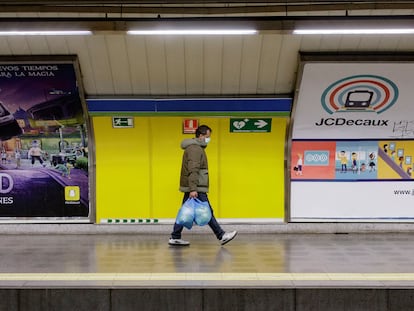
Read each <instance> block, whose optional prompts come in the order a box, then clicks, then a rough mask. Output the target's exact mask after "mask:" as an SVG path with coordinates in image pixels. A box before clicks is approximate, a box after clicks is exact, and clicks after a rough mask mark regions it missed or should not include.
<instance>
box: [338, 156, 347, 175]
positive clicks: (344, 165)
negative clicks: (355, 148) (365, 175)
mask: <svg viewBox="0 0 414 311" xmlns="http://www.w3.org/2000/svg"><path fill="white" fill-rule="evenodd" d="M338 159H339V162H340V163H341V173H346V172H347V164H348V157H347V154H346V152H345V150H341V151H340V152H339V153H338Z"/></svg>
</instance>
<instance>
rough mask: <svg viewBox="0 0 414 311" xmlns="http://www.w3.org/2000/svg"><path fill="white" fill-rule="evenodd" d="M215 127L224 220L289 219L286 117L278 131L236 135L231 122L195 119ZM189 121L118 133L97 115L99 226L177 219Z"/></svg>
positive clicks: (212, 146)
mask: <svg viewBox="0 0 414 311" xmlns="http://www.w3.org/2000/svg"><path fill="white" fill-rule="evenodd" d="M187 118H189V119H191V118H193V119H198V120H199V122H200V124H207V125H209V126H210V127H211V128H212V130H213V132H212V136H211V138H212V140H211V142H210V143H209V145H208V147H207V149H206V152H207V156H208V160H209V175H210V193H209V199H210V203H211V204H212V206H213V208H214V211H215V215H216V217H217V218H283V217H284V143H285V134H286V119H285V118H273V119H272V132H271V133H230V132H229V118H219V117H206V118H201V117H187ZM184 119H185V117H166V116H162V117H135V118H134V123H135V127H134V128H130V129H114V128H112V117H94V118H93V126H94V134H95V146H96V147H95V149H96V214H97V222H100V220H101V219H105V218H175V217H176V214H177V211H178V209H179V207H180V205H181V199H182V193H180V192H179V191H178V188H179V177H180V176H179V174H180V169H181V158H182V154H183V150H182V149H181V147H180V144H181V141H182V140H183V139H185V138H192V137H194V135H193V134H183V129H182V127H183V120H184Z"/></svg>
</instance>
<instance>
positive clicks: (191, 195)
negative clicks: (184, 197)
mask: <svg viewBox="0 0 414 311" xmlns="http://www.w3.org/2000/svg"><path fill="white" fill-rule="evenodd" d="M189 197H190V198H192V199H195V198H196V197H198V193H197V191H191V192H190V195H189Z"/></svg>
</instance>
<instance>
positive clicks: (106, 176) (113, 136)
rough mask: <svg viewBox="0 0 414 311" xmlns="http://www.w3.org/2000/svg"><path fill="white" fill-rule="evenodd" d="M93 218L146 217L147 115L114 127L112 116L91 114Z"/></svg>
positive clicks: (147, 179) (147, 200)
mask: <svg viewBox="0 0 414 311" xmlns="http://www.w3.org/2000/svg"><path fill="white" fill-rule="evenodd" d="M93 128H94V136H95V152H96V218H97V221H98V222H99V221H100V219H101V218H124V217H125V218H132V217H137V218H139V217H149V207H150V196H149V188H150V185H149V180H150V157H149V154H148V145H149V123H148V119H140V120H138V121H137V120H135V127H134V128H125V129H114V128H112V118H111V117H94V118H93Z"/></svg>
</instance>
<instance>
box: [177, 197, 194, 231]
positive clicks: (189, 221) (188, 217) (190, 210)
mask: <svg viewBox="0 0 414 311" xmlns="http://www.w3.org/2000/svg"><path fill="white" fill-rule="evenodd" d="M175 222H176V223H177V224H179V225H183V226H184V227H186V228H187V229H191V228H192V227H193V222H194V199H188V200H187V201H185V202H184V204H183V205H182V206H181V208H180V210H179V211H178V214H177V219H176V220H175Z"/></svg>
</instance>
